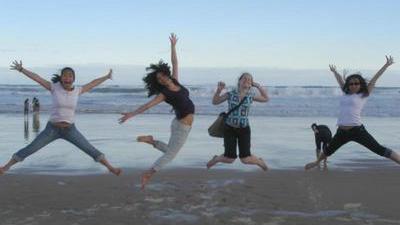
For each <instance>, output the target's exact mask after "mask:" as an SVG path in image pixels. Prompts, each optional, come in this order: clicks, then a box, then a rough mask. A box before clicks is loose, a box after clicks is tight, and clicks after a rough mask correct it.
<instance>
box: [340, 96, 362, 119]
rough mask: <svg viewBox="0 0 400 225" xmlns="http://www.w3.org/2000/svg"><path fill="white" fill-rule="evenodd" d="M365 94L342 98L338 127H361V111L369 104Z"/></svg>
mask: <svg viewBox="0 0 400 225" xmlns="http://www.w3.org/2000/svg"><path fill="white" fill-rule="evenodd" d="M362 95H363V94H344V95H343V96H342V97H341V98H340V113H339V118H338V121H337V125H338V126H361V125H362V123H361V111H362V109H363V108H364V105H365V103H366V102H367V97H363V96H362Z"/></svg>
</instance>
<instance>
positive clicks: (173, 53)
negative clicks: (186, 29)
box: [169, 33, 178, 80]
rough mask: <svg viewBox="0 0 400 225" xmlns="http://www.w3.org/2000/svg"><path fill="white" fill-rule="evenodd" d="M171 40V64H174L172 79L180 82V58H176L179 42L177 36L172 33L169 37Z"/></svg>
mask: <svg viewBox="0 0 400 225" xmlns="http://www.w3.org/2000/svg"><path fill="white" fill-rule="evenodd" d="M169 40H170V42H171V63H172V77H173V78H174V79H175V80H178V57H177V56H176V48H175V46H176V42H178V37H176V34H174V33H172V34H171V36H169Z"/></svg>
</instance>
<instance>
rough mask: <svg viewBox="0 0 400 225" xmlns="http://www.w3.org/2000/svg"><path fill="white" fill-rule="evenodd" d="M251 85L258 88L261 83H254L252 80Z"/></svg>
mask: <svg viewBox="0 0 400 225" xmlns="http://www.w3.org/2000/svg"><path fill="white" fill-rule="evenodd" d="M251 86H253V87H255V88H259V87H261V85H260V84H259V83H256V82H254V81H253V83H251Z"/></svg>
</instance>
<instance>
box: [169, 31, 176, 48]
mask: <svg viewBox="0 0 400 225" xmlns="http://www.w3.org/2000/svg"><path fill="white" fill-rule="evenodd" d="M169 40H170V42H171V46H175V45H176V42H178V37H177V36H176V34H175V33H171V35H170V36H169Z"/></svg>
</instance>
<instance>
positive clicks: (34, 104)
mask: <svg viewBox="0 0 400 225" xmlns="http://www.w3.org/2000/svg"><path fill="white" fill-rule="evenodd" d="M32 111H33V112H39V111H40V102H39V99H37V98H36V97H34V98H33V99H32Z"/></svg>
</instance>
